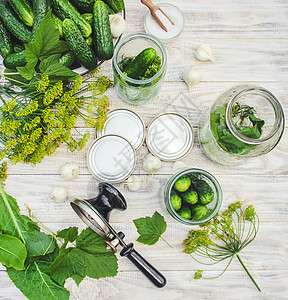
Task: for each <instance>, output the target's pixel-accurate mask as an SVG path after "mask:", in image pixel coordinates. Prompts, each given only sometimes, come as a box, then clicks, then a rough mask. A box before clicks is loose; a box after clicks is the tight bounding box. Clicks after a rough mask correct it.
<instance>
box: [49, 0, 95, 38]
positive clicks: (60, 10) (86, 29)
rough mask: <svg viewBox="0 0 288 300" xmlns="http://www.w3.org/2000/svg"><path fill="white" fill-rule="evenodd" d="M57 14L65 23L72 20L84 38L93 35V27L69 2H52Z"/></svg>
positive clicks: (65, 0) (62, 0) (56, 0)
mask: <svg viewBox="0 0 288 300" xmlns="http://www.w3.org/2000/svg"><path fill="white" fill-rule="evenodd" d="M52 4H53V9H54V12H55V14H56V15H57V16H58V17H59V18H60V19H61V20H62V21H63V20H64V19H71V20H72V21H74V23H75V24H76V25H77V27H78V28H79V29H80V32H81V34H82V35H83V36H84V37H88V36H90V35H91V33H92V27H91V25H90V24H89V23H88V22H87V21H86V20H85V19H84V18H83V17H82V16H81V15H80V13H79V12H78V11H77V9H76V8H75V7H74V6H73V5H72V4H71V3H70V2H69V1H68V0H52Z"/></svg>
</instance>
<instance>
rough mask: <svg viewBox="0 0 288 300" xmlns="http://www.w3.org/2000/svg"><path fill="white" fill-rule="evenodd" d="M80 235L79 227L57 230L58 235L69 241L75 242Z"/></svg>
mask: <svg viewBox="0 0 288 300" xmlns="http://www.w3.org/2000/svg"><path fill="white" fill-rule="evenodd" d="M77 236H78V227H69V228H67V229H63V230H61V231H58V232H57V237H60V238H63V239H64V240H65V241H67V242H71V243H73V242H74V241H75V240H76V238H77Z"/></svg>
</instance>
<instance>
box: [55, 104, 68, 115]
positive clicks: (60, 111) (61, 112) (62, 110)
mask: <svg viewBox="0 0 288 300" xmlns="http://www.w3.org/2000/svg"><path fill="white" fill-rule="evenodd" d="M65 112H66V106H65V105H63V104H59V105H58V106H57V108H56V114H57V115H58V116H60V117H61V116H63V115H65Z"/></svg>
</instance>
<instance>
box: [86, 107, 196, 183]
mask: <svg viewBox="0 0 288 300" xmlns="http://www.w3.org/2000/svg"><path fill="white" fill-rule="evenodd" d="M145 134H146V144H147V147H148V149H149V151H150V152H151V153H152V154H153V155H154V156H157V157H158V158H159V159H161V160H164V161H176V160H179V159H182V158H183V157H185V156H186V155H187V154H188V153H189V152H190V151H191V149H192V148H193V145H194V130H193V127H192V125H191V124H190V122H189V121H188V120H187V119H186V118H184V117H183V116H181V115H179V114H177V113H173V112H171V113H164V114H161V115H158V116H157V117H155V118H154V119H153V120H152V121H151V122H150V124H149V125H148V127H147V132H146V129H145V124H144V122H143V120H142V119H141V118H140V116H139V115H138V114H136V113H135V112H133V111H131V110H128V109H116V110H113V111H111V112H109V113H108V115H107V121H106V122H105V125H104V128H103V130H102V131H100V132H96V140H95V141H94V142H93V143H92V145H91V146H90V148H89V150H88V156H87V159H88V168H89V170H90V172H91V174H92V175H93V176H94V177H96V178H97V179H99V180H101V181H108V182H111V183H117V182H121V181H123V180H125V179H126V178H128V177H129V176H130V175H131V173H132V172H133V170H134V168H135V165H136V151H137V150H138V149H139V148H140V147H141V145H142V144H143V142H144V139H145Z"/></svg>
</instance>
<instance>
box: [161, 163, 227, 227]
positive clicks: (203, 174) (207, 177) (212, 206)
mask: <svg viewBox="0 0 288 300" xmlns="http://www.w3.org/2000/svg"><path fill="white" fill-rule="evenodd" d="M182 176H187V177H190V178H191V182H192V185H193V177H195V176H196V177H197V178H198V179H200V180H203V181H205V182H206V183H207V184H208V185H209V187H210V188H211V190H212V191H213V200H212V201H211V202H210V203H209V204H207V212H206V214H205V216H204V217H203V218H201V219H200V220H199V219H195V218H194V216H193V215H192V218H191V219H184V218H183V217H181V216H180V215H179V214H178V212H177V211H176V210H175V209H174V208H173V206H172V204H171V195H172V194H173V187H174V184H175V182H176V181H177V179H179V178H180V177H182ZM164 202H165V206H166V208H167V211H168V212H169V214H170V215H171V216H172V217H173V218H174V219H175V220H177V221H178V222H180V223H182V224H185V225H200V224H203V223H206V222H208V221H209V220H211V219H212V218H213V217H214V216H215V215H216V214H217V213H218V211H219V209H220V207H221V204H222V189H221V186H220V184H219V182H218V181H217V179H216V178H215V177H214V176H213V175H211V174H210V173H209V172H207V171H205V170H201V169H196V168H189V169H185V170H181V171H179V172H177V173H176V174H174V175H173V176H172V177H171V178H170V179H169V180H168V181H167V183H166V185H165V189H164ZM184 202H185V201H184ZM184 202H183V203H182V205H181V208H182V207H185V205H186V204H185V203H184Z"/></svg>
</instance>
